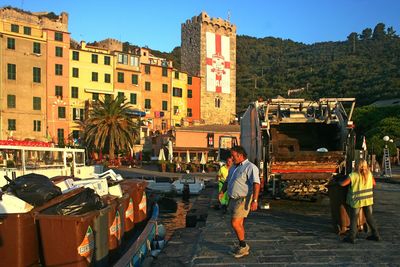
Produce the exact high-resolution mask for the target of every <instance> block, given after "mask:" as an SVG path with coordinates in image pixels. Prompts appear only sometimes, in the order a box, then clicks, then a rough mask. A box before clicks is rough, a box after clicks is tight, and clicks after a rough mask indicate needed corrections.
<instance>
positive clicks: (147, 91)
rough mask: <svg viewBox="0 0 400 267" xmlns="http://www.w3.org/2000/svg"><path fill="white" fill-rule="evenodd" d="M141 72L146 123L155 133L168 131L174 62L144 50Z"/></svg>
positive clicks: (142, 52)
mask: <svg viewBox="0 0 400 267" xmlns="http://www.w3.org/2000/svg"><path fill="white" fill-rule="evenodd" d="M140 71H141V73H142V79H141V87H142V88H143V100H144V101H143V102H142V103H141V108H144V110H145V112H146V117H145V123H146V125H147V126H148V127H149V129H152V130H154V131H166V130H168V129H170V128H171V90H172V88H171V77H172V76H171V75H172V62H171V61H167V60H166V59H163V58H159V57H155V56H153V55H152V54H151V53H150V50H149V49H145V48H142V49H141V55H140Z"/></svg>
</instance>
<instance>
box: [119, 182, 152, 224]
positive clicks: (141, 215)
mask: <svg viewBox="0 0 400 267" xmlns="http://www.w3.org/2000/svg"><path fill="white" fill-rule="evenodd" d="M146 186H147V182H146V181H143V180H137V179H129V180H123V181H122V182H121V187H122V190H123V191H124V192H127V193H128V194H129V195H130V196H131V198H132V200H133V207H134V222H135V224H139V223H142V222H144V221H145V220H146V218H147V197H146V191H145V190H146Z"/></svg>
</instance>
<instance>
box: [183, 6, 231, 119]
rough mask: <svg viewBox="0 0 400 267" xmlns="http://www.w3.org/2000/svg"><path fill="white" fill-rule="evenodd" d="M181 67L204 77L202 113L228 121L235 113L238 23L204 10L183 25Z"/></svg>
mask: <svg viewBox="0 0 400 267" xmlns="http://www.w3.org/2000/svg"><path fill="white" fill-rule="evenodd" d="M181 40H182V43H181V68H182V71H184V72H187V73H188V75H192V76H197V77H200V79H201V86H200V117H201V119H202V121H203V122H204V123H205V124H229V123H230V122H232V121H233V120H234V119H235V114H236V26H235V25H234V24H232V23H231V22H230V21H227V20H224V19H221V18H211V17H209V16H208V14H207V13H205V12H202V13H201V14H200V15H199V16H195V17H193V18H192V19H191V20H187V21H186V22H185V23H184V24H182V27H181Z"/></svg>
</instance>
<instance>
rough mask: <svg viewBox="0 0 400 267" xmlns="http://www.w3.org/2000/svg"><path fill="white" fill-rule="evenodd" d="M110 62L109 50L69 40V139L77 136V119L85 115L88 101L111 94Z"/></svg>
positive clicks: (112, 92)
mask: <svg viewBox="0 0 400 267" xmlns="http://www.w3.org/2000/svg"><path fill="white" fill-rule="evenodd" d="M114 66H115V60H114V55H113V54H112V53H111V51H110V50H108V49H104V48H99V47H97V46H95V45H90V44H86V43H85V42H81V43H80V44H78V43H77V42H75V41H72V42H71V49H70V78H69V79H70V111H71V116H70V118H69V122H70V127H71V135H72V139H73V140H75V141H76V140H77V139H79V130H80V128H79V122H80V121H83V120H84V119H85V118H86V117H87V114H85V112H87V111H88V108H89V107H90V105H91V103H92V102H93V101H96V100H104V99H105V98H106V97H114ZM70 137H71V136H70Z"/></svg>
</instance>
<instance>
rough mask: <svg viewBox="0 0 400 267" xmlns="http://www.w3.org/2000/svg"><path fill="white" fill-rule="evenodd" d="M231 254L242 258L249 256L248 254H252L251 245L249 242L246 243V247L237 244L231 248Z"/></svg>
mask: <svg viewBox="0 0 400 267" xmlns="http://www.w3.org/2000/svg"><path fill="white" fill-rule="evenodd" d="M231 254H232V255H233V256H234V257H235V258H237V259H238V258H241V257H244V256H247V255H249V254H250V246H249V245H248V244H246V246H245V247H241V246H235V247H234V248H233V249H232V250H231Z"/></svg>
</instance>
